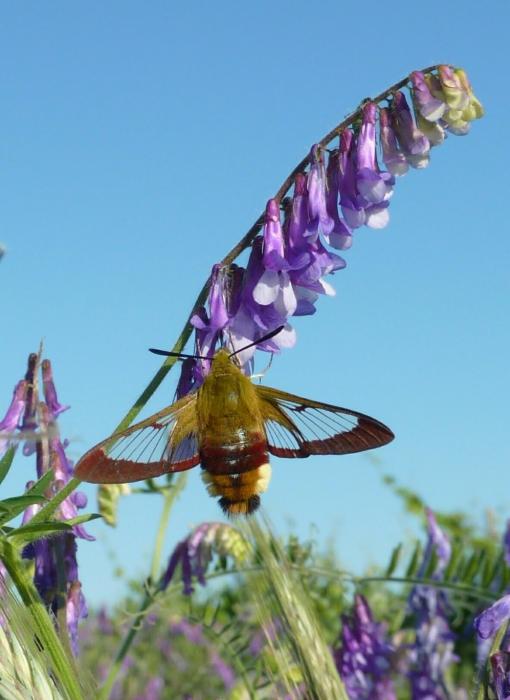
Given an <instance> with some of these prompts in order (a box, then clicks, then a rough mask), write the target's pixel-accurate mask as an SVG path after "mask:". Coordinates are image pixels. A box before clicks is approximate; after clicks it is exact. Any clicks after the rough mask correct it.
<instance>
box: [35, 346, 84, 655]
mask: <svg viewBox="0 0 510 700" xmlns="http://www.w3.org/2000/svg"><path fill="white" fill-rule="evenodd" d="M38 368H39V356H38V355H35V354H32V355H31V356H30V358H29V368H28V372H27V378H26V382H27V384H28V387H29V390H31V394H30V395H28V391H27V403H29V404H30V405H29V409H30V410H29V411H28V419H27V424H28V425H31V426H32V429H33V430H38V431H39V439H38V440H37V441H36V442H35V449H36V469H37V476H38V477H39V478H40V477H41V476H43V475H44V474H46V473H47V472H48V471H49V470H50V469H51V470H52V472H53V475H54V481H53V483H52V484H51V486H50V491H51V493H49V494H48V495H54V494H55V493H57V492H58V491H60V490H61V489H62V488H63V486H64V485H65V484H67V483H68V482H69V480H70V479H71V478H72V476H73V465H72V462H70V461H69V459H68V458H67V455H66V451H65V450H66V447H67V445H68V443H67V442H66V441H64V442H62V441H61V439H60V435H59V432H58V427H57V422H56V417H57V415H59V414H60V413H62V411H63V410H65V409H66V408H67V406H63V405H62V404H60V402H59V401H58V398H57V392H56V389H55V385H54V382H53V375H52V370H51V364H50V362H49V361H48V360H44V361H43V363H42V368H43V387H44V394H45V398H46V402H38V392H37V372H38ZM26 418H27V413H25V418H24V423H25V419H26ZM32 483H33V482H29V483H28V484H27V488H30V486H31V485H32ZM86 503H87V498H86V495H85V494H84V493H81V492H79V491H76V492H74V493H72V494H71V495H69V496H68V497H67V498H66V499H64V500H63V501H62V503H61V504H60V506H59V508H58V510H57V518H60V519H61V520H69V519H71V518H74V517H76V516H77V514H78V509H79V508H84V507H85V505H86ZM39 510H40V506H39V505H32V506H29V507H28V508H27V509H26V510H25V513H24V515H23V524H26V523H28V522H30V520H31V519H32V518H33V516H34V515H35V513H37V512H38V511H39ZM76 537H80V538H82V539H87V540H93V539H95V538H94V537H92V536H91V535H89V534H88V533H87V532H86V530H85V528H84V527H83V526H82V525H75V526H73V530H72V531H70V532H65V533H64V534H62V535H58V536H55V537H52V538H51V539H40V540H36V541H34V542H32V543H31V544H30V545H28V546H27V547H25V549H24V551H23V556H24V558H27V559H33V561H34V584H35V586H36V588H37V590H38V592H39V595H40V596H41V598H42V600H43V601H44V603H45V604H46V606H47V607H48V609H49V610H51V611H52V612H53V613H54V614H56V612H57V610H58V608H59V607H61V606H62V602H61V601H62V600H64V604H65V611H66V622H67V628H68V632H69V637H70V642H71V647H72V649H73V652H74V653H75V654H76V653H77V652H78V646H77V644H78V638H77V631H78V622H79V620H80V619H82V618H83V617H85V616H86V615H87V607H86V603H85V598H84V596H83V593H82V590H81V583H80V581H79V577H78V562H77V559H76V551H77V545H76ZM58 572H60V573H58ZM62 573H63V576H62Z"/></svg>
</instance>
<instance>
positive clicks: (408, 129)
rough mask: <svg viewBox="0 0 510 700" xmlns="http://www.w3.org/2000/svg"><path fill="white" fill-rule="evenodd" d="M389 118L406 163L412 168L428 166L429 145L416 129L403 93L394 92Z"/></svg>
mask: <svg viewBox="0 0 510 700" xmlns="http://www.w3.org/2000/svg"><path fill="white" fill-rule="evenodd" d="M391 116H392V123H393V128H394V130H395V133H396V134H397V138H398V142H399V145H400V148H401V150H402V152H403V154H404V155H405V157H406V160H407V162H408V163H409V165H411V166H412V167H413V168H426V167H427V165H428V164H429V151H430V143H429V140H428V139H427V137H426V136H425V135H424V134H423V133H422V132H421V131H420V130H419V129H418V128H417V127H416V125H415V123H414V120H413V115H412V114H411V110H410V109H409V105H408V104H407V100H406V98H405V95H404V93H403V92H396V93H395V95H394V96H393V102H392V104H391Z"/></svg>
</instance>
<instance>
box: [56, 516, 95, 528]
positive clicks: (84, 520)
mask: <svg viewBox="0 0 510 700" xmlns="http://www.w3.org/2000/svg"><path fill="white" fill-rule="evenodd" d="M102 517H103V516H102V515H101V514H100V513H86V514H85V515H77V516H76V518H71V519H70V520H62V522H63V523H66V524H67V525H71V527H72V526H73V525H81V524H82V523H88V522H90V521H91V520H97V519H98V518H102Z"/></svg>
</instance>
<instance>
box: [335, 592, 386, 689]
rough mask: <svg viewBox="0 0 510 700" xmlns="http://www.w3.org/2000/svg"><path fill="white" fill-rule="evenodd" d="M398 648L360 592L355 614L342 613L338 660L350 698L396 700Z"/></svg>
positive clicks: (336, 659) (336, 657)
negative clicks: (393, 676) (393, 667)
mask: <svg viewBox="0 0 510 700" xmlns="http://www.w3.org/2000/svg"><path fill="white" fill-rule="evenodd" d="M393 654H394V648H393V646H392V644H391V643H390V641H389V640H388V638H387V632H386V627H385V625H384V624H383V623H378V622H375V621H374V618H373V615H372V611H371V610H370V607H369V605H368V602H367V601H366V599H365V598H364V597H363V596H361V595H356V597H355V601H354V610H353V612H352V615H350V616H349V615H344V616H343V617H342V632H341V642H340V647H339V648H338V649H337V650H336V651H335V652H334V658H335V663H336V666H337V669H338V672H339V674H340V677H341V679H342V680H343V682H344V683H345V687H346V689H347V692H348V695H349V698H350V700H396V697H397V696H396V693H395V688H394V686H393V683H392V681H391V678H390V672H391V663H392V656H393Z"/></svg>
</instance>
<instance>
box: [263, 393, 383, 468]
mask: <svg viewBox="0 0 510 700" xmlns="http://www.w3.org/2000/svg"><path fill="white" fill-rule="evenodd" d="M256 389H257V394H258V396H259V398H260V400H261V401H262V402H263V404H264V405H263V406H262V414H263V416H264V421H265V430H266V438H267V443H268V449H269V452H270V453H271V454H273V455H275V456H277V457H309V456H310V455H342V454H352V453H354V452H363V451H364V450H371V449H374V448H375V447H382V446H383V445H387V444H388V443H389V442H391V441H392V440H393V438H394V437H395V436H394V435H393V433H392V431H391V430H390V429H389V428H388V427H387V426H386V425H384V424H383V423H381V422H380V421H378V420H376V419H375V418H371V417H370V416H367V415H365V414H364V413H359V412H358V411H353V410H351V409H349V408H342V407H340V406H333V405H331V404H327V403H322V402H320V401H313V400H311V399H305V398H303V397H301V396H295V395H294V394H288V393H287V392H284V391H280V390H278V389H272V388H269V387H264V386H259V387H256Z"/></svg>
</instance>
